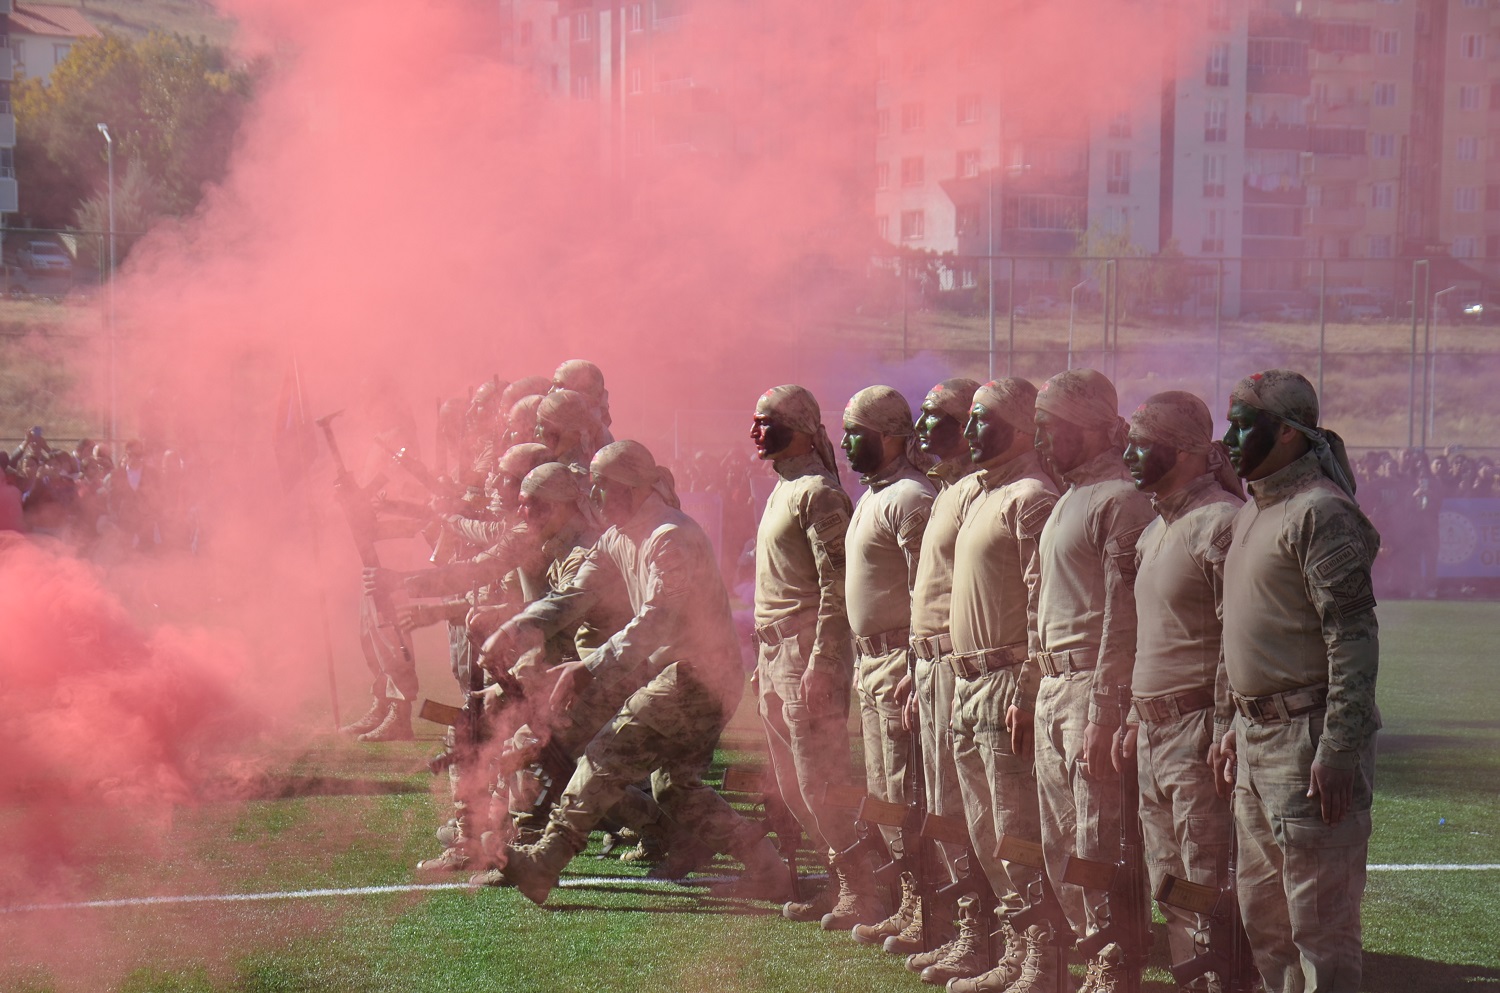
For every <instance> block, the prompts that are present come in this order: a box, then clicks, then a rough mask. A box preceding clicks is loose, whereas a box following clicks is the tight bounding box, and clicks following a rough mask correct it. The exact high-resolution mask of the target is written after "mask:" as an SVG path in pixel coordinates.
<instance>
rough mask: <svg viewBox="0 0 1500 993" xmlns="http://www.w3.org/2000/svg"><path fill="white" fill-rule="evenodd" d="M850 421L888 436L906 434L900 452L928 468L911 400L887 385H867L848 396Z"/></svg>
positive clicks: (845, 414)
mask: <svg viewBox="0 0 1500 993" xmlns="http://www.w3.org/2000/svg"><path fill="white" fill-rule="evenodd" d="M844 420H845V421H846V422H847V423H849V424H854V425H856V426H858V427H862V428H865V429H867V430H870V431H875V432H877V433H879V434H881V435H884V436H885V437H887V438H905V439H906V445H905V447H904V448H903V449H902V454H904V455H905V456H906V461H908V462H910V463H912V464H913V465H920V466H923V467H924V468H929V467H930V463H931V460H930V459H928V458H927V457H926V456H925V455H924V454H923V453H922V445H921V442H919V441H918V440H917V426H916V424H915V423H914V422H913V421H912V416H911V404H909V403H907V402H906V397H904V396H902V395H901V394H900V393H898V392H896V391H895V390H893V389H891V388H890V387H889V386H868V387H866V388H864V389H862V390H860V391H859V392H858V393H856V394H854V396H852V397H850V398H849V404H848V406H846V407H845V408H844Z"/></svg>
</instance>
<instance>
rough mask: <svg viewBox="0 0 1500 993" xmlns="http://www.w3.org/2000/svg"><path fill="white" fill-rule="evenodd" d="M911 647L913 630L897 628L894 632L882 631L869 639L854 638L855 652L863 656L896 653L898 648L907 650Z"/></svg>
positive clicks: (856, 636)
mask: <svg viewBox="0 0 1500 993" xmlns="http://www.w3.org/2000/svg"><path fill="white" fill-rule="evenodd" d="M910 645H911V628H897V629H895V630H894V631H882V632H880V633H879V634H876V635H871V636H870V637H868V638H861V637H860V636H859V635H855V636H854V648H855V651H857V652H859V654H861V655H884V654H885V653H886V652H892V651H895V650H896V649H898V648H907V647H909V646H910Z"/></svg>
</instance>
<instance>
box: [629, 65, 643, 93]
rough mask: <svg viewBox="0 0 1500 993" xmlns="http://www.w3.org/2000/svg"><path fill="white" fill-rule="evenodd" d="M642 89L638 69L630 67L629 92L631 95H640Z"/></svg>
mask: <svg viewBox="0 0 1500 993" xmlns="http://www.w3.org/2000/svg"><path fill="white" fill-rule="evenodd" d="M644 88H645V87H644V84H643V83H642V82H641V70H640V69H639V68H638V67H632V68H631V70H630V92H631V93H632V94H636V93H640V92H641V91H642V90H643V89H644Z"/></svg>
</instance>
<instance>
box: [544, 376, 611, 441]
mask: <svg viewBox="0 0 1500 993" xmlns="http://www.w3.org/2000/svg"><path fill="white" fill-rule="evenodd" d="M536 419H537V423H539V424H546V425H548V426H550V427H553V428H556V429H557V430H559V431H576V432H577V433H578V437H579V438H580V439H581V442H582V444H583V446H584V447H585V448H592V447H593V445H594V444H595V440H594V439H595V438H597V437H598V435H599V427H600V425H599V416H598V415H597V414H596V413H595V412H594V403H593V401H592V400H590V399H589V398H588V397H586V396H584V395H583V394H582V393H576V392H574V391H573V390H556V391H554V392H552V393H548V394H547V395H546V396H544V397H542V402H541V406H539V407H537V409H536Z"/></svg>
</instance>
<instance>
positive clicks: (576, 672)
mask: <svg viewBox="0 0 1500 993" xmlns="http://www.w3.org/2000/svg"><path fill="white" fill-rule="evenodd" d="M552 671H553V673H554V674H556V676H557V682H556V683H555V684H553V686H552V699H551V701H549V702H550V703H551V705H552V712H553V713H561V712H562V711H564V710H567V709H568V708H569V707H571V706H573V701H575V700H577V699H578V694H579V693H580V692H582V691H583V688H584V687H585V686H587V685H588V684H589V683H591V682H593V679H594V674H593V673H591V672H589V667H588V665H587V664H586V663H584V662H581V661H575V662H564V663H563V664H562V665H559V666H557V667H556V668H554V669H553V670H552Z"/></svg>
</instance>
